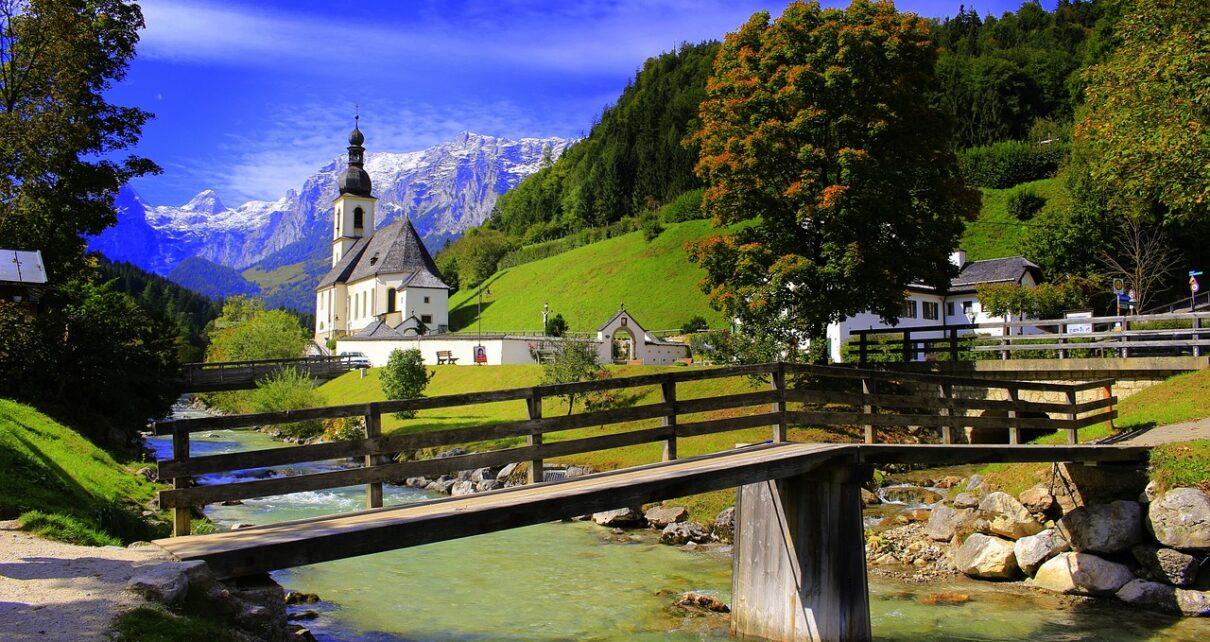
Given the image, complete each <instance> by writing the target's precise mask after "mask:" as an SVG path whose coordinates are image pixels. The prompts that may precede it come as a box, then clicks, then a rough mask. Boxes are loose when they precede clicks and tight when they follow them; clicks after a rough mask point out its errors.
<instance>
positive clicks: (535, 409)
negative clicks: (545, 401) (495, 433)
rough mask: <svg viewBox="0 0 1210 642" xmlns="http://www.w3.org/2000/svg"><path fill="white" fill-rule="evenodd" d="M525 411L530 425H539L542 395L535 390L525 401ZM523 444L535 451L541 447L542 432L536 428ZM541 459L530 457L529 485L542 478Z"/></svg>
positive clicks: (537, 482)
mask: <svg viewBox="0 0 1210 642" xmlns="http://www.w3.org/2000/svg"><path fill="white" fill-rule="evenodd" d="M525 409H526V412H527V413H528V415H529V420H530V422H531V423H535V424H537V423H540V422H541V421H542V393H540V392H538V391H537V390H536V389H535V390H534V391H533V392H532V393H531V394H530V396H529V398H528V399H526V400H525ZM525 443H526V445H528V446H529V448H531V449H533V450H535V451H536V450H537V449H538V447H540V446H541V445H542V431H541V429H539V428H538V427H537V426H535V427H534V429H533V430H532V431H531V432H530V433H529V435H527V436H526V437H525ZM545 465H546V464H545V463H543V461H542V458H541V457H532V458H531V459H530V460H529V483H531V484H539V483H541V482H542V480H543V479H544V478H545V477H544V471H543V468H544V467H545Z"/></svg>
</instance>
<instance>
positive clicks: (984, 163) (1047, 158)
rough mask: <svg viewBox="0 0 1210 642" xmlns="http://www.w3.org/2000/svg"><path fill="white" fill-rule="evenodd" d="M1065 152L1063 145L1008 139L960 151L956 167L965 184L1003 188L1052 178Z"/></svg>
mask: <svg viewBox="0 0 1210 642" xmlns="http://www.w3.org/2000/svg"><path fill="white" fill-rule="evenodd" d="M1068 149H1069V148H1068V146H1067V145H1066V144H1065V143H1050V144H1048V145H1037V144H1032V143H1025V142H1021V141H1015V140H1009V141H1003V142H999V143H995V144H992V145H985V146H981V147H971V148H969V149H965V150H962V151H961V152H960V153H959V154H958V166H959V169H960V170H961V172H962V178H963V180H965V181H966V184H967V185H975V186H978V187H990V188H995V189H1004V188H1008V187H1012V186H1013V185H1018V184H1020V183H1024V182H1027V181H1036V180H1038V179H1042V178H1049V177H1051V176H1054V175H1055V172H1057V171H1058V170H1059V164H1060V163H1061V162H1062V161H1063V159H1064V158H1066V156H1067V154H1068Z"/></svg>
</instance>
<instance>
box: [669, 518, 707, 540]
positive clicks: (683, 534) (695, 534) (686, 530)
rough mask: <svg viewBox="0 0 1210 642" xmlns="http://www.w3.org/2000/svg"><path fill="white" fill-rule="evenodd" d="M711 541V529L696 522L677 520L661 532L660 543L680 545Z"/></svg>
mask: <svg viewBox="0 0 1210 642" xmlns="http://www.w3.org/2000/svg"><path fill="white" fill-rule="evenodd" d="M709 541H710V531H708V530H706V527H705V526H702V525H701V524H698V523H696V522H676V523H673V524H669V525H667V526H665V527H664V530H663V531H661V532H660V543H662V544H672V545H674V546H679V545H681V544H688V543H689V542H696V543H698V544H703V543H705V542H709Z"/></svg>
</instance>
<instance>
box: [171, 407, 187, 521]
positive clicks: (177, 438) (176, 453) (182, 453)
mask: <svg viewBox="0 0 1210 642" xmlns="http://www.w3.org/2000/svg"><path fill="white" fill-rule="evenodd" d="M172 458H173V459H175V460H177V461H185V460H187V459H189V430H188V428H186V427H185V426H174V427H173V429H172ZM172 487H173V488H175V489H181V488H189V478H188V477H173V478H172ZM189 519H190V515H189V506H187V505H186V506H174V507H173V508H172V536H173V537H180V536H182V535H188V534H189Z"/></svg>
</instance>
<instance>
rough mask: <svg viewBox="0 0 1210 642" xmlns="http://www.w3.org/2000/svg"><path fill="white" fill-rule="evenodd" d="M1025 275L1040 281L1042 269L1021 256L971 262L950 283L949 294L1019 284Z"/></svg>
mask: <svg viewBox="0 0 1210 642" xmlns="http://www.w3.org/2000/svg"><path fill="white" fill-rule="evenodd" d="M1026 274H1033V276H1034V278H1035V279H1036V280H1040V279H1041V276H1042V268H1040V267H1038V266H1037V264H1035V263H1034V262H1032V261H1030V260H1029V259H1026V258H1025V257H1023V256H1009V257H1005V258H1002V259H987V260H985V261H971V262H970V263H967V264H966V265H963V266H962V271H960V272H959V273H958V276H956V277H954V279H953V280H952V281H950V292H951V293H955V292H969V291H974V289H975V287H976V286H979V285H983V284H987V283H1019V282H1020V281H1021V279H1022V278H1023V277H1024V276H1025V275H1026Z"/></svg>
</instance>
